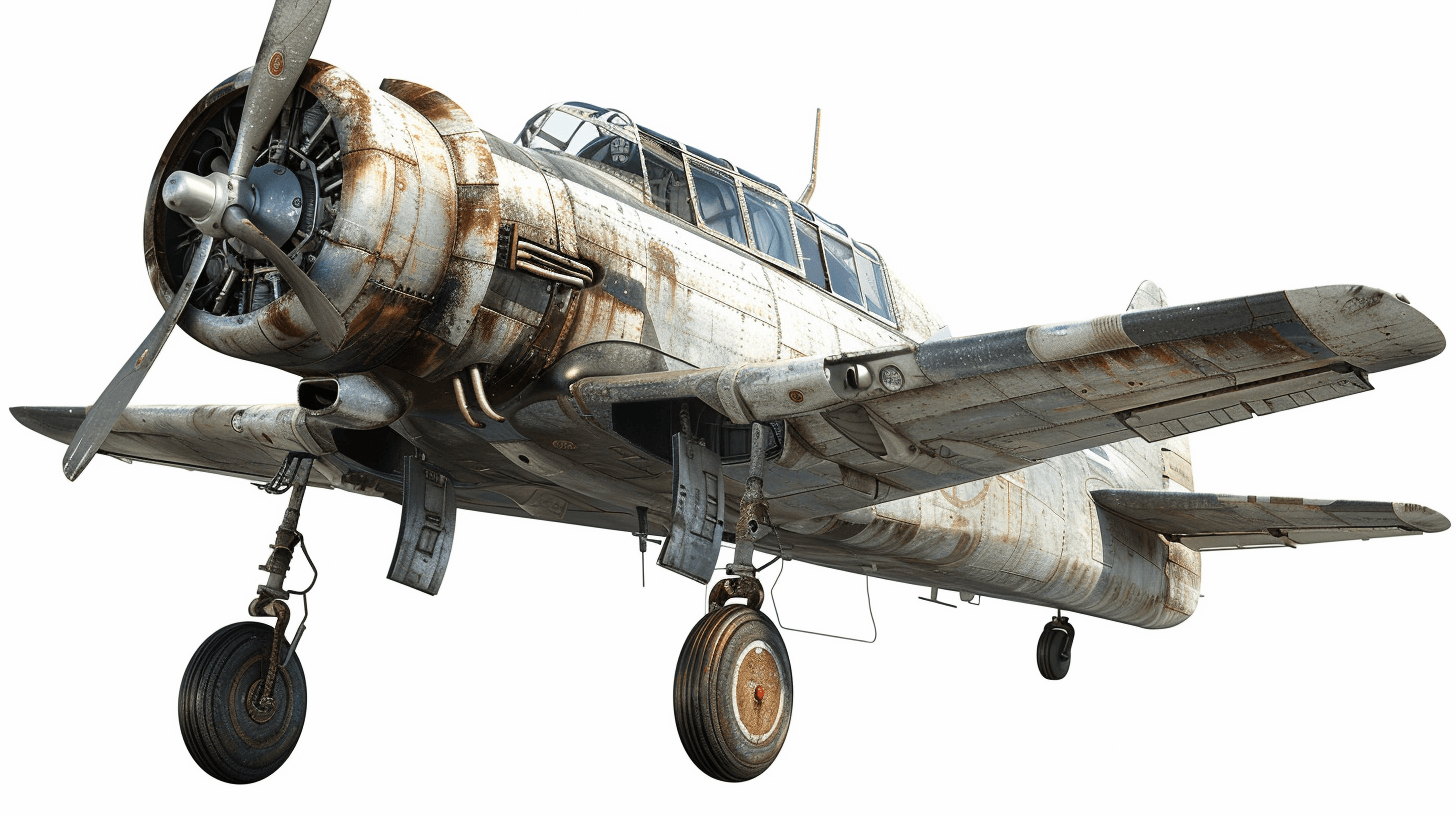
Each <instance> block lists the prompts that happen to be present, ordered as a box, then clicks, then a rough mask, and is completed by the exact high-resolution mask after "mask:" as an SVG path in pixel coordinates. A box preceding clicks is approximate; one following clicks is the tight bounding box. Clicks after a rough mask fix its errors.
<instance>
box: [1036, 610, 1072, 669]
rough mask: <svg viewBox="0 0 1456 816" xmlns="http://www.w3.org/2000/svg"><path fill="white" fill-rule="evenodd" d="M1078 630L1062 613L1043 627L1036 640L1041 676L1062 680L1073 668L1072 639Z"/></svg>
mask: <svg viewBox="0 0 1456 816" xmlns="http://www.w3.org/2000/svg"><path fill="white" fill-rule="evenodd" d="M1076 636H1077V631H1076V630H1075V629H1073V628H1072V624H1071V623H1070V622H1068V621H1067V619H1066V618H1065V617H1063V616H1062V615H1057V616H1056V617H1054V618H1052V619H1051V622H1050V623H1048V624H1047V625H1046V626H1044V627H1042V630H1041V637H1040V638H1038V639H1037V641H1036V667H1037V668H1038V669H1041V676H1042V677H1045V678H1046V679H1048V680H1060V679H1062V678H1063V677H1066V676H1067V672H1068V671H1069V670H1070V669H1071V668H1072V640H1073V639H1074V638H1076Z"/></svg>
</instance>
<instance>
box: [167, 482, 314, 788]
mask: <svg viewBox="0 0 1456 816" xmlns="http://www.w3.org/2000/svg"><path fill="white" fill-rule="evenodd" d="M312 469H313V460H311V459H308V458H306V457H301V456H294V455H290V456H289V458H288V460H287V461H286V462H285V463H284V465H283V467H282V468H280V469H279V471H278V475H277V476H276V477H274V479H273V481H271V482H269V483H268V484H267V485H259V487H261V488H263V489H264V490H267V491H268V492H270V493H282V492H284V491H285V490H287V489H288V488H286V487H283V485H291V486H292V489H293V495H292V496H290V497H289V502H288V510H287V511H285V512H284V514H283V523H282V524H281V525H280V526H279V527H278V535H277V538H276V540H275V541H274V544H273V552H272V554H271V555H269V556H268V561H267V563H265V564H263V565H262V566H261V567H259V569H261V570H264V571H265V572H267V573H268V582H267V583H266V584H263V585H260V586H259V587H258V597H257V598H254V599H253V601H252V603H250V604H248V614H250V615H252V616H254V617H273V618H276V619H277V622H276V624H275V625H273V626H268V625H266V624H263V623H257V622H253V621H247V622H243V623H234V624H229V625H227V626H224V627H223V628H221V629H219V630H217V631H216V632H213V633H212V635H211V636H210V637H208V638H207V640H204V641H203V642H202V645H201V646H199V647H197V651H196V652H195V653H193V655H192V661H191V662H190V663H188V664H187V671H185V672H183V674H182V688H181V690H180V691H179V692H178V695H177V719H178V721H179V723H180V725H181V727H182V741H183V742H185V743H186V744H187V750H188V752H189V753H191V754H192V759H193V760H195V761H196V762H197V765H198V767H200V768H202V770H204V771H206V772H207V773H208V774H210V775H212V776H213V777H214V778H217V779H220V780H222V781H223V782H230V783H232V784H234V785H245V784H248V783H250V782H257V781H258V780H260V779H263V778H265V777H267V776H268V775H270V774H272V773H273V772H274V771H276V770H278V769H279V768H280V767H282V765H283V763H284V761H285V760H287V759H288V756H289V754H291V753H293V748H294V746H296V745H297V744H298V738H299V736H300V735H301V734H302V733H303V719H304V714H305V713H306V711H307V708H308V687H307V684H306V683H305V681H304V677H303V664H302V663H300V662H299V659H298V655H296V654H294V646H295V645H296V644H297V642H298V639H300V638H301V637H302V636H303V625H302V623H300V624H299V627H298V631H297V632H296V633H295V634H294V643H293V644H290V643H289V642H288V639H287V638H285V637H284V634H283V633H284V631H285V630H286V629H287V628H288V618H289V610H288V604H287V603H285V602H284V600H285V599H286V598H287V597H288V596H289V595H290V594H291V593H290V592H289V591H288V590H286V589H284V588H283V579H284V577H285V576H286V575H287V574H288V565H289V562H290V561H291V560H292V559H293V550H294V547H295V546H298V545H300V544H301V543H302V542H303V537H302V536H300V535H299V534H298V512H299V508H300V507H301V506H302V504H303V491H304V488H305V487H306V486H307V484H308V476H309V473H310V471H312ZM304 554H305V556H306V555H307V552H306V551H305V553H304ZM310 565H311V564H310ZM309 587H310V588H312V584H310V585H309ZM307 592H308V590H307V589H305V590H303V592H301V593H298V594H300V595H302V594H304V593H307ZM304 618H305V619H307V618H308V603H307V599H306V596H305V602H304Z"/></svg>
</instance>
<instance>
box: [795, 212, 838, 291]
mask: <svg viewBox="0 0 1456 816" xmlns="http://www.w3.org/2000/svg"><path fill="white" fill-rule="evenodd" d="M794 225H795V226H797V227H798V228H799V250H800V251H801V252H803V253H804V277H806V278H808V279H809V282H810V283H812V284H814V285H815V286H817V287H819V288H820V289H828V288H829V286H828V285H827V284H825V283H824V256H823V255H820V254H819V230H817V229H815V228H814V225H813V224H810V223H809V222H808V221H805V220H804V219H802V218H796V219H794Z"/></svg>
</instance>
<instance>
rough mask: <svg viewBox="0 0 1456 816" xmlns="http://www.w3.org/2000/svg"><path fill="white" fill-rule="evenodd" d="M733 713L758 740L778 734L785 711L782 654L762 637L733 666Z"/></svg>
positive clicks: (741, 726)
mask: <svg viewBox="0 0 1456 816" xmlns="http://www.w3.org/2000/svg"><path fill="white" fill-rule="evenodd" d="M733 689H734V695H733V715H734V719H735V721H736V722H737V725H738V728H739V730H740V731H742V732H743V735H744V736H745V737H747V738H748V739H749V740H750V741H752V742H754V743H762V742H766V741H767V740H769V739H770V738H772V737H773V735H774V730H775V728H777V726H778V723H779V718H780V716H782V714H783V705H784V698H783V675H782V672H781V671H780V669H779V663H778V657H777V656H776V655H775V654H774V653H773V650H772V649H771V648H770V647H769V645H768V644H767V643H765V642H763V641H761V640H755V641H753V642H752V643H750V644H748V647H747V648H746V649H744V650H743V652H742V653H741V654H739V656H738V662H737V665H735V666H734V668H733Z"/></svg>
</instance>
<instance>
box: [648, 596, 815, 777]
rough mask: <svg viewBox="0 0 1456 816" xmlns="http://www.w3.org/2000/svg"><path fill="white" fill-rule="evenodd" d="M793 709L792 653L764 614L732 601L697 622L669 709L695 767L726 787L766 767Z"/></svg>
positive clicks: (684, 652)
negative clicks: (790, 655) (721, 781)
mask: <svg viewBox="0 0 1456 816" xmlns="http://www.w3.org/2000/svg"><path fill="white" fill-rule="evenodd" d="M793 710H794V677H793V674H792V673H791V672H790V671H789V652H788V649H786V648H785V647H784V639H783V637H781V636H780V635H779V630H778V628H777V627H775V626H774V625H773V623H772V622H771V621H770V620H769V619H768V618H767V617H765V616H764V615H763V613H762V612H759V611H758V610H756V609H753V608H752V607H749V606H745V605H742V604H732V605H729V606H725V607H722V608H721V609H717V610H714V611H712V612H709V613H708V614H707V615H705V616H704V617H703V619H702V620H700V621H698V625H697V626H694V627H693V631H692V632H691V633H690V634H688V639H687V641H686V642H685V643H683V648H682V653H681V654H679V655H678V658H677V673H676V675H675V676H674V678H673V684H672V711H673V716H674V717H675V719H676V720H677V735H678V738H679V739H681V740H682V744H683V748H684V749H686V750H687V752H688V756H689V757H690V758H692V760H693V764H695V765H697V766H698V768H699V770H701V771H702V772H703V773H705V774H707V775H708V776H711V777H713V778H714V779H721V780H723V781H724V782H743V781H745V780H749V779H752V778H754V777H755V776H758V775H759V774H761V773H763V772H764V771H766V770H768V766H769V765H771V764H773V761H774V757H776V756H778V754H779V749H781V748H783V747H784V738H785V737H786V736H788V733H789V718H790V715H791V714H792V713H793Z"/></svg>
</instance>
